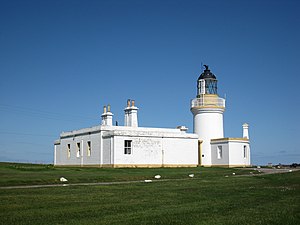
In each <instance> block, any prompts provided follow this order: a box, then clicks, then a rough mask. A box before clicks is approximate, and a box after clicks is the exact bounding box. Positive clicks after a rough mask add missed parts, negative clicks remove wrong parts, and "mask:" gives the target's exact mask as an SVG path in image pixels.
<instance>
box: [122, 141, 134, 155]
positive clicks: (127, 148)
mask: <svg viewBox="0 0 300 225" xmlns="http://www.w3.org/2000/svg"><path fill="white" fill-rule="evenodd" d="M124 154H125V155H131V154H132V140H124Z"/></svg>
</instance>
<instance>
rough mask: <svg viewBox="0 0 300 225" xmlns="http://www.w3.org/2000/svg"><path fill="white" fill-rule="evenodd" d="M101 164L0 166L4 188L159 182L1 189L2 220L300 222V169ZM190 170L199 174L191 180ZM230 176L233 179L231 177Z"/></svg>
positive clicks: (142, 222) (13, 222)
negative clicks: (262, 171)
mask: <svg viewBox="0 0 300 225" xmlns="http://www.w3.org/2000/svg"><path fill="white" fill-rule="evenodd" d="M233 172H235V173H236V174H237V175H239V174H249V171H246V170H238V169H222V168H201V167H200V168H172V169H171V168H159V169H99V168H53V167H52V166H50V165H30V164H10V163H1V164H0V186H13V185H24V184H50V183H58V179H59V177H60V176H64V177H66V178H67V179H68V180H69V183H80V182H102V181H103V182H104V181H123V180H144V179H152V178H153V176H154V175H156V174H160V175H161V176H162V179H166V178H170V179H174V180H169V181H164V182H153V183H131V184H118V185H109V186H65V187H47V188H31V189H7V190H6V189H0V224H6V225H9V224H130V225H131V224H187V225H188V224H241V225H242V224H262V225H264V224H278V225H279V224H280V225H282V224H284V225H286V224H293V225H294V224H300V172H292V173H286V174H274V175H262V176H237V175H236V176H233V175H232V173H233ZM189 173H194V174H195V177H194V178H190V179H181V178H188V174H189ZM226 175H228V177H226Z"/></svg>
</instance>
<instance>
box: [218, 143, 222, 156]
mask: <svg viewBox="0 0 300 225" xmlns="http://www.w3.org/2000/svg"><path fill="white" fill-rule="evenodd" d="M217 154H218V159H222V146H221V145H219V146H218V149H217Z"/></svg>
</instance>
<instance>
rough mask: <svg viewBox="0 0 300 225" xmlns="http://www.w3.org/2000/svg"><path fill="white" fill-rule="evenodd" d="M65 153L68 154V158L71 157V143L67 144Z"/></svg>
mask: <svg viewBox="0 0 300 225" xmlns="http://www.w3.org/2000/svg"><path fill="white" fill-rule="evenodd" d="M67 155H68V158H70V157H71V145H70V144H68V145H67Z"/></svg>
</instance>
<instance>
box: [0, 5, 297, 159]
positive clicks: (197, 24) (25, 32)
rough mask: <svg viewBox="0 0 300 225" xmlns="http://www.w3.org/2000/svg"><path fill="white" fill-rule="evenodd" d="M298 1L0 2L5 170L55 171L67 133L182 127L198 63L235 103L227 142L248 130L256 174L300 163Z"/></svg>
mask: <svg viewBox="0 0 300 225" xmlns="http://www.w3.org/2000/svg"><path fill="white" fill-rule="evenodd" d="M299 11H300V3H299V1H296V0H294V1H293V0H288V1H287V0H277V1H276V0H272V1H271V0H270V1H268V0H264V1H261V0H257V1H256V0H251V1H250V0H249V1H239V0H236V1H233V0H229V1H221V0H220V1H217V0H210V1H201V0H198V1H180V0H178V1H176V0H173V1H167V0H165V1H163V0H160V1H156V0H153V1H143V0H141V1H130V0H127V1H116V0H112V1H100V0H99V1H93V0H90V1H83V0H82V1H76V0H72V1H71V0H62V1H58V0H51V1H50V0H49V1H46V0H45V1H32V0H27V1H16V0H1V1H0V78H1V81H0V142H1V145H0V161H17V162H42V163H51V162H53V141H54V140H55V139H57V138H58V137H59V134H60V133H61V132H62V131H68V130H73V129H79V128H84V127H90V126H95V125H98V124H99V123H100V115H101V112H102V107H103V105H105V104H111V108H112V111H113V113H114V121H116V120H117V121H118V122H119V124H121V125H122V124H123V122H124V119H123V117H124V111H123V109H124V107H125V105H126V100H127V99H128V98H130V99H135V100H136V105H137V106H138V107H139V108H140V110H139V124H140V126H146V127H170V128H174V127H176V126H178V125H185V126H187V127H188V128H189V131H190V132H192V130H193V127H192V114H191V112H190V107H189V104H190V100H191V99H192V98H194V97H195V96H196V80H197V78H198V77H199V75H200V73H201V72H202V68H201V63H203V64H208V65H209V66H210V68H211V70H212V72H213V73H214V74H215V75H216V76H217V79H218V81H219V83H218V87H219V95H220V96H221V97H224V96H225V95H226V100H227V108H226V112H225V114H224V127H225V136H226V137H240V136H241V135H242V124H243V123H244V122H247V123H249V125H250V138H251V150H252V163H253V164H266V163H268V162H272V163H292V162H298V163H299V162H300V147H299V145H298V138H299V136H300V132H299V127H300V122H299V111H300V106H299V105H300V104H299V103H300V101H299V97H300V95H299V91H298V86H299V83H300V78H299V75H300V43H299V40H300V16H299Z"/></svg>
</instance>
